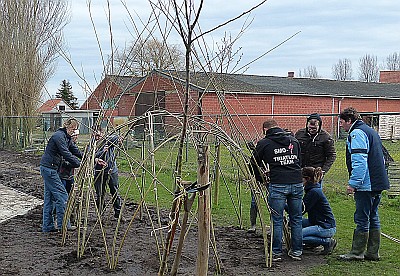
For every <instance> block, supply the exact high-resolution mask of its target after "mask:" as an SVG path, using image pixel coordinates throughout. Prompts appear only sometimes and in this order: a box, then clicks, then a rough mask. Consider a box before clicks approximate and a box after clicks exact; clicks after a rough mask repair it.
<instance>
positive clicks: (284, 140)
mask: <svg viewBox="0 0 400 276" xmlns="http://www.w3.org/2000/svg"><path fill="white" fill-rule="evenodd" d="M265 137H266V138H268V139H271V140H272V141H274V142H276V143H278V144H280V145H283V146H288V145H289V144H290V143H291V142H292V141H293V138H294V137H293V136H292V135H290V133H289V132H286V131H284V130H283V129H281V128H280V127H273V128H270V129H268V130H267V132H266V133H265Z"/></svg>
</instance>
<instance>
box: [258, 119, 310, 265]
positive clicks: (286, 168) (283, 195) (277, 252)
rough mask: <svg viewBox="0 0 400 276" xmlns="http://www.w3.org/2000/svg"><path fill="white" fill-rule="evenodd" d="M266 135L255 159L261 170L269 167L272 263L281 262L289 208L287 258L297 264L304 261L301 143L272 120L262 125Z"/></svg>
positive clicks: (259, 145) (260, 142)
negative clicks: (289, 245) (266, 166)
mask: <svg viewBox="0 0 400 276" xmlns="http://www.w3.org/2000/svg"><path fill="white" fill-rule="evenodd" d="M263 131H264V133H265V138H264V139H261V140H260V141H258V143H257V145H256V149H255V151H254V153H253V155H254V159H255V162H256V164H257V165H258V166H259V167H261V168H263V167H264V166H265V165H268V166H269V179H270V184H269V195H268V203H269V206H270V208H271V216H272V223H273V241H272V251H273V259H274V260H275V261H278V260H280V259H281V256H282V254H283V251H282V234H283V233H282V231H283V211H284V208H285V205H286V204H287V207H288V213H289V219H290V229H291V248H290V250H289V252H288V255H289V256H290V257H291V258H292V259H294V260H301V255H302V253H303V240H302V198H303V183H302V176H301V167H300V160H299V158H300V146H299V142H298V141H297V139H296V138H295V137H293V136H292V135H290V133H288V132H286V131H284V130H283V129H282V128H280V127H279V126H278V124H277V122H276V121H275V120H273V119H270V120H267V121H265V122H264V123H263ZM259 172H260V170H258V169H255V170H254V173H255V175H256V179H260V175H259Z"/></svg>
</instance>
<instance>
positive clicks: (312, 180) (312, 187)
mask: <svg viewBox="0 0 400 276" xmlns="http://www.w3.org/2000/svg"><path fill="white" fill-rule="evenodd" d="M302 174H303V183H304V191H305V194H304V197H303V203H304V207H305V210H304V213H307V214H308V218H303V243H304V244H305V245H312V246H313V247H315V246H319V245H323V246H324V250H323V251H322V252H321V254H323V255H328V254H331V253H332V251H333V250H334V249H335V247H336V245H337V241H336V240H335V239H334V238H333V236H334V235H335V233H336V221H335V217H334V215H333V212H332V209H331V206H330V205H329V202H328V199H327V198H326V196H325V195H324V193H323V192H322V189H320V188H319V184H318V183H319V182H320V180H321V177H322V169H321V167H318V168H313V167H304V168H303V169H302Z"/></svg>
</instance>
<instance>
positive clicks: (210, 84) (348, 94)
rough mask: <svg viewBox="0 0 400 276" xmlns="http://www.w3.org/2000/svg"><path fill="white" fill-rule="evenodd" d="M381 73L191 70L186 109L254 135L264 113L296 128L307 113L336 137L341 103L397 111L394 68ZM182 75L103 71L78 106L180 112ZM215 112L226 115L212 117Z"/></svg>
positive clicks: (399, 87) (399, 88) (114, 112)
mask: <svg viewBox="0 0 400 276" xmlns="http://www.w3.org/2000/svg"><path fill="white" fill-rule="evenodd" d="M384 72H388V71H384ZM384 72H382V75H381V80H382V79H384V80H385V81H383V80H382V81H381V83H366V82H359V81H336V80H327V79H308V78H294V77H292V76H288V77H271V76H257V75H243V74H220V73H204V72H200V73H199V72H198V73H192V74H191V76H190V78H191V79H190V83H191V86H190V97H189V103H188V107H189V113H190V114H191V115H201V116H202V118H204V119H205V120H206V121H209V122H216V121H217V120H218V123H219V124H220V125H221V126H222V128H223V129H224V130H226V131H227V132H229V133H233V132H235V133H237V134H238V135H243V137H244V138H245V139H257V138H259V137H260V132H261V124H262V122H263V121H264V120H265V119H266V118H268V117H272V116H273V117H274V118H275V119H276V120H277V121H278V123H279V124H280V125H281V126H282V127H284V128H288V129H290V130H292V131H297V130H298V129H299V128H302V127H304V125H305V118H306V116H307V114H310V113H314V112H318V113H320V114H322V115H323V116H322V117H323V127H324V129H326V130H327V131H328V132H330V133H332V134H333V135H336V134H337V133H338V121H337V116H332V114H338V113H339V112H340V111H341V110H343V109H344V108H345V107H349V106H353V107H355V108H356V109H357V110H358V111H359V112H364V113H371V114H372V113H379V112H389V113H393V112H400V84H393V83H383V82H392V81H393V80H394V79H396V78H397V80H398V81H397V82H400V74H399V73H400V72H396V73H397V75H398V77H394V76H393V74H392V72H390V73H384ZM389 75H390V77H389ZM185 79H186V78H185V75H184V73H183V72H170V71H168V72H162V71H158V70H153V71H152V72H151V73H150V74H149V75H148V76H146V77H142V78H138V77H121V76H111V75H108V76H106V78H105V79H103V81H102V82H101V83H100V85H99V86H98V87H97V88H96V90H95V91H94V92H93V94H92V95H90V97H89V98H88V100H87V101H86V102H85V103H84V104H83V106H82V107H81V109H100V108H101V107H102V108H103V109H104V110H105V111H106V115H107V116H110V118H112V117H117V116H120V117H121V116H122V117H133V116H140V115H143V114H144V113H145V112H146V111H148V110H167V111H168V112H170V113H176V114H181V113H182V112H183V110H184V97H183V95H184V94H183V91H184V88H185ZM198 99H200V101H199V100H198ZM200 105H201V107H202V108H200V107H199V106H200ZM221 114H224V115H226V116H222V117H221V116H218V115H221ZM221 118H223V119H221ZM228 118H229V119H228ZM374 120H375V121H376V119H374ZM377 120H378V121H379V118H378V119H377ZM164 123H165V124H169V123H168V122H167V121H164ZM375 123H376V122H375ZM172 124H173V123H172Z"/></svg>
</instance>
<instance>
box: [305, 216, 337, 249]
mask: <svg viewBox="0 0 400 276" xmlns="http://www.w3.org/2000/svg"><path fill="white" fill-rule="evenodd" d="M335 233H336V227H332V228H328V229H325V228H323V227H321V226H319V225H311V224H310V222H309V221H308V219H306V218H303V243H304V244H313V245H323V246H326V245H329V243H330V241H331V238H332V237H333V235H335Z"/></svg>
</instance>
